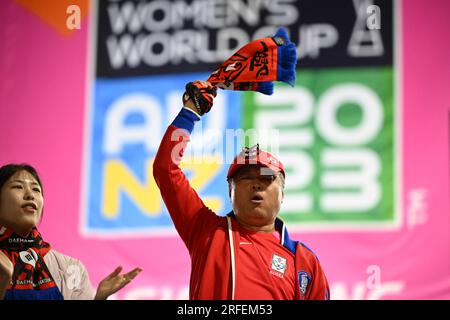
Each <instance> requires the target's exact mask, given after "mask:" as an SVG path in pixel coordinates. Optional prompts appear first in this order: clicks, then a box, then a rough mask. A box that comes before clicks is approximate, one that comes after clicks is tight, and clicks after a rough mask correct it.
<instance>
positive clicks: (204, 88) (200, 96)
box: [183, 80, 217, 116]
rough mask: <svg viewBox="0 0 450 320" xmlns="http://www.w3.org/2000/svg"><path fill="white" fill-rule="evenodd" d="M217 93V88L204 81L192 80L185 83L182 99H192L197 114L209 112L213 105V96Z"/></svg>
mask: <svg viewBox="0 0 450 320" xmlns="http://www.w3.org/2000/svg"><path fill="white" fill-rule="evenodd" d="M216 95H217V88H216V87H214V86H213V85H211V84H209V83H207V82H204V81H199V80H197V81H194V82H189V83H188V84H186V92H185V93H184V95H183V101H184V102H186V101H187V100H189V99H192V102H193V103H194V105H195V109H196V110H197V113H198V114H199V115H201V116H202V115H204V114H205V113H207V112H209V110H211V108H212V106H213V98H214V97H216Z"/></svg>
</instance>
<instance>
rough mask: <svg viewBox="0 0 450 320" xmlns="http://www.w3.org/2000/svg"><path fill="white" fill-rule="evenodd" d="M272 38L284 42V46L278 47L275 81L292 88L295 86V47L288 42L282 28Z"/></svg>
mask: <svg viewBox="0 0 450 320" xmlns="http://www.w3.org/2000/svg"><path fill="white" fill-rule="evenodd" d="M274 37H282V38H284V39H285V41H286V44H285V45H282V46H279V47H278V62H277V81H282V82H285V83H287V84H289V85H290V86H291V87H293V86H294V85H295V68H296V64H297V49H296V48H295V45H294V44H293V43H292V42H291V41H290V40H289V37H288V35H287V33H286V30H285V29H284V28H280V29H278V31H277V33H275V36H274ZM272 87H273V84H272Z"/></svg>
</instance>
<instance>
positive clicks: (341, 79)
mask: <svg viewBox="0 0 450 320" xmlns="http://www.w3.org/2000/svg"><path fill="white" fill-rule="evenodd" d="M342 84H356V85H359V86H364V88H367V89H368V90H369V91H370V92H372V93H373V94H374V95H375V96H376V97H378V99H379V101H380V102H381V105H382V113H383V121H382V124H381V128H380V130H379V131H377V134H376V135H374V136H373V138H371V139H370V140H369V141H368V142H367V143H364V144H358V145H352V146H339V145H335V144H332V143H330V142H329V141H326V140H325V139H324V138H323V137H322V135H321V134H320V132H319V130H318V128H317V127H316V125H317V120H318V119H317V118H316V117H317V116H318V115H317V113H316V112H317V106H318V101H319V99H320V98H321V97H323V95H324V94H326V93H327V92H330V90H331V89H332V88H334V87H336V86H338V85H342ZM279 88H283V89H284V90H286V89H287V88H290V87H289V86H287V85H285V84H278V83H277V84H276V86H275V92H277V89H279ZM297 88H302V89H306V90H307V91H308V92H309V93H310V94H311V95H312V96H313V98H314V102H313V111H312V112H313V114H312V118H311V119H310V120H309V121H308V122H306V123H299V124H298V125H292V124H289V125H286V126H283V125H279V126H277V127H276V129H278V130H279V131H280V132H283V130H287V129H289V130H292V129H300V128H310V129H311V130H312V132H313V137H314V138H313V143H312V145H311V146H309V147H306V148H305V147H296V146H289V147H283V143H282V142H281V143H280V149H279V153H280V156H282V154H283V151H292V150H296V151H302V152H304V153H305V154H306V155H307V156H309V157H310V159H311V160H312V163H313V165H314V168H313V171H314V172H313V176H312V179H311V180H310V181H309V183H307V185H305V186H303V187H301V188H294V189H292V188H287V189H286V190H285V195H286V199H285V200H287V198H291V199H293V198H295V197H296V196H299V195H305V194H306V195H308V196H309V197H310V198H311V201H312V202H311V205H310V206H309V208H308V210H298V211H295V210H294V212H293V211H292V208H291V210H290V211H289V212H285V211H283V206H282V211H281V217H282V218H283V219H284V220H285V221H286V222H289V223H297V222H298V223H300V225H301V224H302V223H305V222H314V223H318V222H319V223H322V222H323V223H325V222H327V223H330V222H332V223H346V222H348V223H352V222H354V223H364V222H367V223H375V222H391V221H393V219H394V210H395V203H394V199H395V194H394V193H395V172H394V170H395V136H394V133H395V123H396V119H395V110H394V101H395V99H394V75H393V69H392V68H391V67H384V68H381V67H364V68H345V69H343V68H339V69H323V70H314V71H309V70H305V71H303V70H299V71H298V72H297V82H296V86H295V88H293V89H291V90H296V89H297ZM257 94H259V93H252V92H247V93H245V94H244V98H243V99H244V104H243V105H244V107H243V108H244V109H243V112H244V115H243V117H242V122H243V123H242V128H243V129H244V130H247V129H251V128H256V129H263V128H257V127H256V122H255V119H256V116H257V115H258V113H263V112H267V110H272V111H273V110H289V109H291V110H293V106H294V103H295V102H292V103H290V104H289V103H284V104H281V105H280V104H279V105H276V103H274V104H273V105H271V104H270V105H267V104H266V105H265V106H261V105H258V103H257V100H256V97H257V96H256V95H257ZM274 101H276V99H274ZM266 103H267V102H266ZM363 116H364V115H363V109H362V108H361V106H359V105H358V104H356V103H355V102H354V101H349V102H348V103H342V104H340V105H339V107H338V108H337V111H336V118H335V121H336V123H338V124H339V126H341V127H344V128H354V127H357V126H358V125H359V124H360V123H361V121H362V119H363ZM369 121H371V119H369ZM327 148H334V149H335V150H339V151H345V152H347V151H351V150H368V151H369V152H373V153H374V154H375V155H376V158H377V163H378V164H379V167H380V174H379V175H378V176H376V177H375V179H374V181H375V183H376V184H377V186H378V188H379V190H380V196H379V198H378V200H377V201H375V202H374V204H373V205H370V208H368V209H365V210H358V209H350V210H342V209H335V210H334V209H332V208H331V209H330V208H328V209H324V207H323V205H321V201H322V200H323V199H324V198H325V196H326V195H327V194H330V193H333V192H338V193H339V192H347V194H348V193H350V194H352V193H354V194H355V196H356V197H357V196H358V193H359V192H361V188H359V187H358V186H356V187H355V188H349V187H346V188H338V189H330V188H325V187H324V186H323V185H322V184H321V177H323V175H324V174H326V173H327V172H328V173H329V172H347V173H348V172H350V173H352V172H355V170H356V172H358V170H360V171H361V166H356V167H355V166H350V165H348V166H343V167H338V168H335V167H333V168H331V167H324V165H323V164H322V163H321V156H322V153H323V151H324V150H325V149H327ZM297 169H301V168H297ZM289 173H290V170H289V168H288V169H287V178H286V180H287V181H288V180H289V178H290V177H289ZM285 202H286V201H285ZM348 205H349V206H350V207H351V206H352V202H351V201H349V204H348Z"/></svg>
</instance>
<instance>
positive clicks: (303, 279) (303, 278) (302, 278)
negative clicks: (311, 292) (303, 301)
mask: <svg viewBox="0 0 450 320" xmlns="http://www.w3.org/2000/svg"><path fill="white" fill-rule="evenodd" d="M310 283H311V276H310V275H309V273H308V272H305V271H299V272H298V284H299V286H300V292H301V294H302V296H303V297H305V294H306V290H307V289H308V286H309V284H310Z"/></svg>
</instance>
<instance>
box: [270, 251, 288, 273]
mask: <svg viewBox="0 0 450 320" xmlns="http://www.w3.org/2000/svg"><path fill="white" fill-rule="evenodd" d="M286 267H287V259H286V258H283V257H280V256H279V255H276V254H275V253H274V254H273V255H272V263H271V265H270V269H271V270H273V271H276V272H279V273H281V274H284V272H285V271H286Z"/></svg>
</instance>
